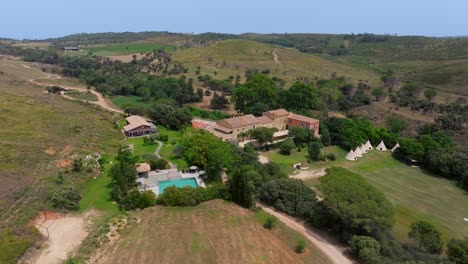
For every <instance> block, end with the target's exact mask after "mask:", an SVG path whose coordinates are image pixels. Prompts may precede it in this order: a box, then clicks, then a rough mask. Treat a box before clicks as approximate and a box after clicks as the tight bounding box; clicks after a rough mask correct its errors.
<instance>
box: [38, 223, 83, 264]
mask: <svg viewBox="0 0 468 264" xmlns="http://www.w3.org/2000/svg"><path fill="white" fill-rule="evenodd" d="M35 226H36V227H37V229H38V230H39V231H40V232H41V233H42V234H43V235H44V236H45V237H47V236H49V239H48V245H49V246H48V247H46V248H45V249H44V250H43V251H42V252H41V253H40V255H39V257H38V258H37V259H36V261H35V262H33V263H35V264H55V263H62V262H63V261H64V260H65V259H66V258H67V255H68V254H69V253H70V252H72V251H73V250H74V249H76V248H77V247H78V246H79V245H80V244H81V241H83V240H84V239H85V238H86V237H87V236H88V232H87V231H86V230H85V221H84V217H83V216H82V217H75V216H73V217H72V216H67V217H63V218H59V219H50V220H46V221H43V222H42V223H40V224H35ZM45 227H48V232H47V229H46V228H45Z"/></svg>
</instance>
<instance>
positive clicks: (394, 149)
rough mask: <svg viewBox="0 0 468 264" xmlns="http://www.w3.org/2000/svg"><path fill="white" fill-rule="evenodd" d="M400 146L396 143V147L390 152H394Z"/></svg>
mask: <svg viewBox="0 0 468 264" xmlns="http://www.w3.org/2000/svg"><path fill="white" fill-rule="evenodd" d="M399 147H400V144H398V143H396V145H395V146H394V147H393V148H392V152H393V151H395V149H397V148H399Z"/></svg>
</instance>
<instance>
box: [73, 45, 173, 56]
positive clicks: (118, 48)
mask: <svg viewBox="0 0 468 264" xmlns="http://www.w3.org/2000/svg"><path fill="white" fill-rule="evenodd" d="M80 48H81V49H82V50H83V51H86V52H89V51H91V52H93V54H94V55H96V56H115V55H126V54H134V53H142V52H153V51H154V50H158V49H162V50H166V51H173V50H174V47H172V46H167V45H155V44H146V43H128V44H115V45H103V46H82V47H80Z"/></svg>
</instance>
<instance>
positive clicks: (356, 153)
mask: <svg viewBox="0 0 468 264" xmlns="http://www.w3.org/2000/svg"><path fill="white" fill-rule="evenodd" d="M354 156H355V157H356V158H361V157H362V152H361V149H360V148H359V147H356V149H355V150H354Z"/></svg>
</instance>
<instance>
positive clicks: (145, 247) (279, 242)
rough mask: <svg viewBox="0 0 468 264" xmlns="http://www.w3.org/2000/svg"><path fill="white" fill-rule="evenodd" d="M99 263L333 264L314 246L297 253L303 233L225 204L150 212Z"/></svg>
mask: <svg viewBox="0 0 468 264" xmlns="http://www.w3.org/2000/svg"><path fill="white" fill-rule="evenodd" d="M137 217H138V218H140V219H141V222H139V223H137V224H135V226H134V227H133V229H131V230H130V231H128V232H126V233H124V234H123V235H122V237H121V240H120V241H119V242H118V244H117V246H116V248H111V249H108V252H107V254H105V255H104V256H103V257H102V258H101V259H100V261H98V262H99V263H115V264H118V263H143V262H146V261H148V260H152V261H153V262H158V263H314V264H321V263H330V262H329V261H328V259H326V257H324V256H323V255H322V254H321V253H320V252H319V251H318V250H317V249H316V248H314V247H313V246H311V245H310V244H309V243H308V244H309V245H308V246H307V249H306V251H305V253H303V254H296V253H295V252H294V246H295V244H296V242H297V240H299V239H303V237H301V236H300V235H299V234H298V233H296V232H295V231H293V230H291V229H289V228H287V227H286V226H284V225H283V224H281V223H280V224H279V226H278V227H277V228H276V229H274V230H272V231H270V230H267V229H265V228H264V227H263V226H262V225H263V223H264V221H265V217H266V213H264V212H258V213H254V212H252V211H249V210H246V209H243V208H241V207H239V206H237V205H235V204H230V203H226V202H224V201H221V200H215V201H209V202H206V203H203V204H201V205H199V206H196V207H188V208H180V207H155V208H148V209H145V210H143V211H141V212H140V213H137Z"/></svg>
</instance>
